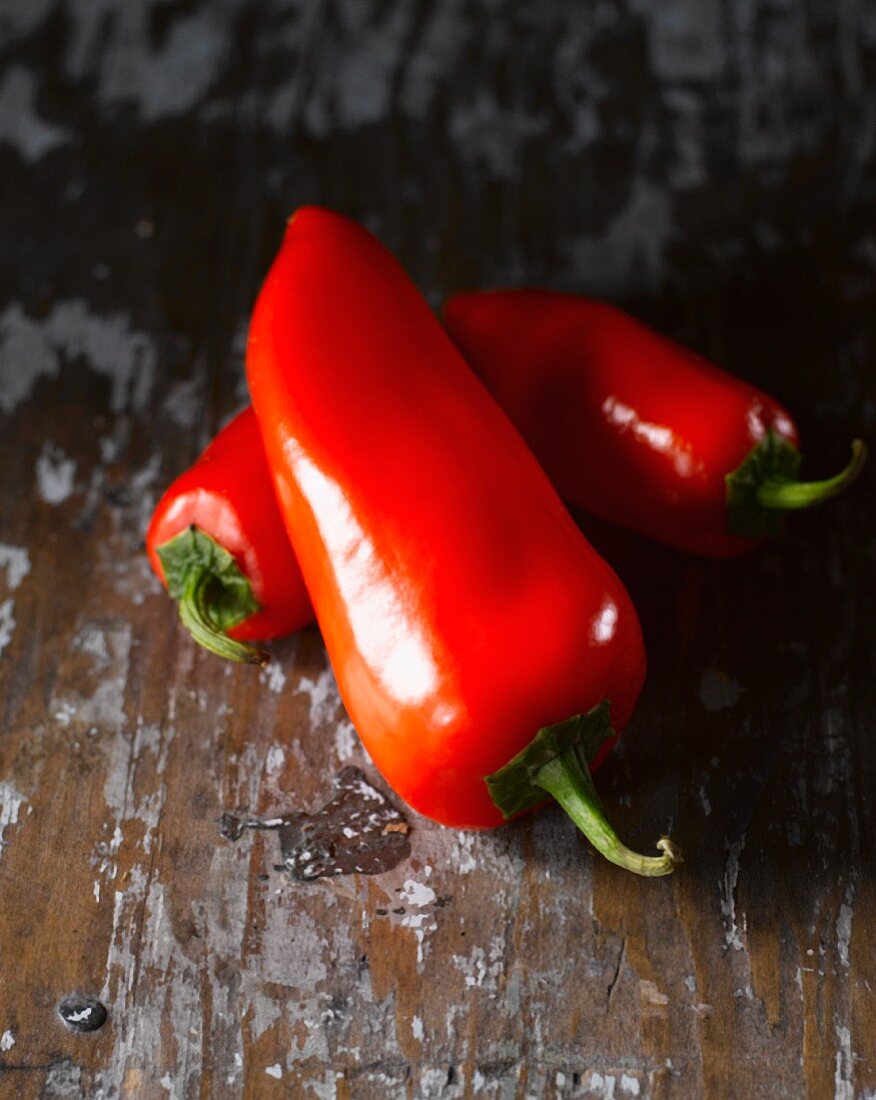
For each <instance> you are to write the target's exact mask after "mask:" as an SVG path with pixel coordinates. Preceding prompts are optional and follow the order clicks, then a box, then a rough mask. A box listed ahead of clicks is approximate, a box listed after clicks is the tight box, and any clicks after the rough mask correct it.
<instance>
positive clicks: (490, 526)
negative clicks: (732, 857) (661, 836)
mask: <svg viewBox="0 0 876 1100" xmlns="http://www.w3.org/2000/svg"><path fill="white" fill-rule="evenodd" d="M247 375H248V379H249V385H250V391H251V393H252V399H253V405H254V407H255V410H256V414H257V416H258V419H259V425H260V428H261V432H262V438H263V439H264V442H265V448H266V451H267V455H268V462H269V465H270V467H271V470H272V473H273V476H274V480H275V488H276V490H277V499H278V501H279V503H280V508H281V512H282V513H283V516H284V519H285V522H286V527H287V530H288V533H289V538H290V539H291V541H292V543H293V546H294V548H295V551H296V553H297V555H298V560H299V563H300V565H301V569H302V573H303V575H304V578H305V581H306V582H307V587H308V590H309V591H310V592H311V594H312V597H313V602H314V607H315V610H316V615H317V620H318V622H319V625H320V628H321V630H322V634H323V638H324V640H325V644H326V648H327V650H328V653H329V656H330V658H331V661H332V665H333V667H334V671H335V675H336V677H337V681H338V686H339V689H340V693H341V696H342V698H343V700H344V703H345V704H346V707H347V711H348V713H349V715H350V718H351V719H352V721H353V723H354V725H355V727H356V729H357V730H358V732H359V734H360V736H361V737H362V740H363V742H364V743H365V745H366V747H367V749H368V751H369V752H370V754H371V756H372V758H373V759H374V762H375V764H376V765H377V766H378V768H379V769H380V770H381V772H382V773H383V775H384V776H385V777H386V779H387V780H388V781H389V783H390V784H391V785H392V786H393V787H394V788H395V790H396V791H397V792H398V793H399V794H400V795H401V796H402V797H403V798H404V799H405V800H406V801H407V802H409V803H410V804H411V805H412V806H413V807H414V808H415V809H417V810H419V811H420V812H421V813H424V814H426V815H427V816H429V817H432V818H434V819H435V820H437V821H439V822H442V823H443V824H446V825H453V826H460V827H474V828H478V827H490V826H495V825H499V824H501V823H502V821H503V820H504V819H505V818H506V817H509V816H512V815H513V814H515V813H517V812H519V811H521V810H523V809H526V808H529V807H532V806H534V805H537V804H539V803H540V802H542V801H543V800H544V798H545V792H546V791H549V792H550V793H552V794H554V795H555V797H557V798H558V800H560V801H561V802H562V804H563V805H564V807H565V808H566V809H567V810H568V811H569V813H570V814H571V816H572V817H573V818H574V819H575V821H576V823H577V824H578V825H579V826H580V827H581V828H582V829H583V831H584V832H585V833H586V834H587V835H588V837H590V839H591V840H592V841H593V843H594V844H595V845H596V846H597V847H598V848H599V850H600V851H602V852H603V853H604V854H605V855H607V856H608V858H610V859H612V860H614V861H615V862H617V863H619V864H621V865H623V866H626V867H628V868H630V869H632V870H635V871H637V872H639V873H641V874H650V875H658V874H666V873H668V872H669V871H671V870H672V868H673V866H674V860H675V859H676V858H677V853H675V852H674V850H673V848H672V845H671V842H670V841H668V840H664V841H662V842H661V847H663V849H664V854H663V855H661V856H659V857H651V858H646V857H643V856H639V855H637V854H636V853H634V852H630V851H629V850H628V849H626V848H624V847H623V845H622V844H621V843H620V841H619V840H618V839H617V837H616V835H615V834H614V832H613V830H612V829H611V827H610V825H609V824H608V822H607V821H606V819H605V815H604V811H603V809H602V807H601V805H600V803H599V800H598V798H597V796H596V792H595V790H594V789H593V786H592V781H591V780H590V774H589V771H588V763H590V765H591V766H593V767H595V766H596V765H597V764H598V763H599V761H600V760H601V759H602V758H603V757H604V756H605V754H606V753H607V752H608V750H609V748H610V745H611V743H612V741H613V739H614V737H615V736H616V735H617V733H619V732H620V730H621V729H622V728H623V726H624V724H625V723H626V721H627V719H628V718H629V716H630V714H631V712H632V710H633V707H634V705H635V702H636V698H637V696H638V694H639V690H640V688H641V685H642V680H643V678H644V673H645V653H644V648H643V644H642V635H641V630H640V627H639V622H638V619H637V617H636V613H635V610H634V608H633V606H632V603H631V602H630V599H629V596H628V595H627V593H626V591H625V590H624V588H623V586H622V584H621V583H620V581H619V580H618V578H617V577H616V576H615V574H614V573H613V572H612V570H611V569H610V568H609V566H608V565H607V564H606V563H605V562H604V561H603V560H602V559H601V558H600V557H599V556H598V555H597V554H596V552H595V551H594V550H593V549H592V547H591V546H590V545H589V544H588V543H587V542H586V540H585V539H584V537H583V536H582V535H581V533H580V532H579V530H578V529H577V527H576V526H575V524H574V523H573V521H572V519H571V517H570V516H569V514H568V513H567V512H566V510H565V508H564V506H563V504H562V503H561V501H560V499H559V497H558V496H557V494H556V492H555V491H554V489H553V487H552V486H551V484H550V482H549V481H548V480H547V478H546V476H545V474H544V473H543V471H542V470H541V468H540V466H539V465H538V463H537V462H536V461H535V459H534V458H533V456H532V454H531V452H530V451H529V449H528V448H527V447H526V445H525V444H524V443H523V441H522V439H521V438H520V436H519V435H518V434H517V432H516V431H515V430H514V428H513V427H512V425H511V423H510V422H509V421H508V420H507V418H506V417H505V415H504V414H503V413H502V411H501V410H500V409H499V407H498V406H497V405H496V404H495V402H494V401H493V400H492V399H491V398H490V396H489V395H488V394H487V392H486V390H485V389H484V388H483V386H482V385H481V383H480V382H479V381H478V380H477V379H476V378H475V376H474V375H473V374H472V372H471V371H470V370H469V369H468V367H467V365H466V364H465V362H464V361H463V359H462V357H461V356H460V355H459V353H458V351H457V350H456V349H455V347H454V346H453V344H452V343H451V341H450V340H449V338H448V337H447V335H446V333H445V332H444V331H443V330H442V328H441V326H440V325H439V324H438V322H437V321H436V320H435V318H434V316H433V315H432V313H431V312H430V310H429V308H428V306H427V305H426V302H425V301H424V300H423V298H422V297H421V296H420V294H419V293H418V292H417V290H416V288H415V287H414V286H413V284H412V283H411V282H410V280H409V279H408V278H407V276H406V275H405V273H404V272H403V271H402V269H401V268H400V267H399V265H398V264H397V263H396V261H395V260H394V259H393V258H392V256H390V254H389V253H388V252H387V251H386V250H385V249H383V248H382V246H381V245H380V244H379V243H378V242H377V241H376V240H375V239H374V238H373V237H372V236H371V235H370V234H368V233H367V232H366V231H365V230H364V229H361V228H360V227H358V226H356V225H355V224H354V223H352V222H350V221H348V220H347V219H345V218H342V217H340V216H338V215H335V214H331V213H329V212H327V211H323V210H319V209H315V208H306V209H304V210H301V211H299V212H298V214H297V215H296V216H295V217H294V218H293V219H292V220H291V221H290V223H289V226H288V228H287V231H286V236H285V240H284V242H283V246H282V248H281V250H280V253H279V255H278V256H277V258H276V260H275V261H274V264H273V266H272V268H271V271H270V273H269V275H268V278H267V280H266V282H265V285H264V287H263V289H262V291H261V294H260V295H259V299H258V302H257V304H256V308H255V313H254V315H253V319H252V324H251V327H250V335H249V345H248V349H247ZM609 710H610V716H609ZM518 754H520V755H519V756H518ZM488 781H489V785H488Z"/></svg>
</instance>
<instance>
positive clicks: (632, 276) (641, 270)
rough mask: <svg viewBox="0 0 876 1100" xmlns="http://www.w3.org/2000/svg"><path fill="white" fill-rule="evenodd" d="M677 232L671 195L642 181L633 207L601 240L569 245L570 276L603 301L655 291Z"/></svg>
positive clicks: (580, 240) (636, 188)
mask: <svg viewBox="0 0 876 1100" xmlns="http://www.w3.org/2000/svg"><path fill="white" fill-rule="evenodd" d="M674 231H675V230H674V222H673V213H672V203H671V200H670V196H669V194H668V192H666V191H664V190H662V189H659V188H657V187H654V186H653V185H652V184H650V183H648V182H647V181H646V180H644V179H637V180H636V181H635V183H634V184H633V189H632V192H631V194H630V199H629V202H628V204H627V205H626V207H625V208H624V209H623V210H622V211H621V212H620V213H619V214H618V215H617V217H616V218H615V219H614V221H612V222H611V223H610V224H609V226H608V228H607V229H606V230H605V232H604V233H603V234H602V235H601V236H599V237H579V238H578V239H577V240H573V241H572V242H571V243H570V245H569V252H570V258H571V274H572V276H573V277H574V278H575V280H576V283H577V284H578V285H579V287H580V289H581V290H590V289H593V290H598V292H599V294H600V296H601V297H606V296H608V295H612V294H619V293H621V292H624V293H631V292H632V291H634V290H642V291H644V290H650V289H652V288H653V287H656V286H657V284H658V283H659V282H660V279H661V277H662V274H663V267H664V256H665V251H666V246H667V245H668V244H669V242H670V240H671V239H672V236H673V234H674Z"/></svg>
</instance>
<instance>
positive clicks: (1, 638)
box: [0, 596, 15, 656]
mask: <svg viewBox="0 0 876 1100" xmlns="http://www.w3.org/2000/svg"><path fill="white" fill-rule="evenodd" d="M14 609H15V601H14V600H13V599H12V597H11V596H7V597H6V599H5V600H3V602H2V603H0V656H2V654H3V651H4V650H5V649H6V647H7V646H8V645H9V643H10V642H11V641H12V635H13V634H14V633H15V615H14Z"/></svg>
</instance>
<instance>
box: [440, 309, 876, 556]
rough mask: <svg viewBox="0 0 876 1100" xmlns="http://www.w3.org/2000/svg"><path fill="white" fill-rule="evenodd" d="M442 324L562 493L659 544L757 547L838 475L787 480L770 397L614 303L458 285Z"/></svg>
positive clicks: (790, 451) (787, 463)
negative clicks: (458, 292) (476, 290)
mask: <svg viewBox="0 0 876 1100" xmlns="http://www.w3.org/2000/svg"><path fill="white" fill-rule="evenodd" d="M445 320H446V324H447V327H448V329H449V331H450V333H451V335H452V336H453V339H454V340H455V341H456V343H457V345H458V346H459V348H460V349H461V351H462V353H463V355H465V357H466V359H467V360H468V362H469V364H470V365H471V366H472V367H473V368H474V370H475V371H476V372H477V374H478V375H479V376H480V377H481V379H482V380H483V382H484V383H485V385H486V386H487V388H488V389H489V390H490V392H491V393H492V394H493V396H494V397H495V398H496V400H497V401H498V402H499V404H500V405H501V406H502V408H503V409H504V410H505V411H506V412H507V413H508V415H509V416H510V417H511V419H512V420H513V421H514V423H515V425H516V426H517V428H518V429H519V430H520V432H521V434H522V435H523V437H524V438H525V439H526V440H527V442H528V443H529V445H530V446H531V447H532V449H533V451H534V452H535V454H536V455H537V456H538V458H539V460H540V461H541V463H542V465H543V466H544V468H545V470H546V471H547V473H548V475H549V476H550V478H551V480H552V481H553V483H554V485H555V486H556V487H557V489H558V491H559V493H560V495H561V496H562V497H563V498H564V499H565V500H567V501H568V502H570V503H572V504H575V505H577V506H579V507H581V508H583V509H584V510H586V511H589V512H593V513H595V514H596V515H599V516H602V517H604V518H605V519H608V520H612V521H613V522H615V523H619V524H621V525H623V526H625V527H631V528H633V529H634V530H636V531H640V532H642V533H643V534H645V535H649V536H651V538H654V539H658V540H659V541H660V542H666V543H669V544H670V545H671V546H677V547H680V548H682V549H684V550H690V551H693V552H694V553H698V554H706V555H709V556H714V557H724V556H730V555H733V554H739V553H742V552H743V551H746V550H749V549H751V548H753V547H754V546H756V545H757V544H758V543H760V542H761V541H762V540H763V539H764V537H765V536H767V535H769V534H771V533H772V532H773V531H774V530H775V529H776V526H777V525H778V522H779V520H780V518H781V516H782V514H783V513H784V512H785V511H786V510H788V509H792V508H806V507H809V506H810V505H811V504H815V503H818V502H819V501H822V500H826V499H828V498H829V497H832V496H835V495H836V494H837V493H838V492H840V491H841V490H842V489H844V488H845V487H846V486H848V485H849V484H850V483H851V482H852V481H853V480H854V479H855V477H856V476H857V474H858V473H859V472H860V469H861V467H862V465H863V463H864V460H865V457H866V450H865V447H864V444H863V443H862V442H861V441H860V440H856V441H855V442H854V444H853V445H852V446H853V457H852V461H851V463H850V464H849V466H848V467H847V468H846V469H845V470H843V472H842V473H841V474H838V475H837V476H836V477H833V478H830V479H829V480H827V481H820V482H812V483H809V484H806V483H802V482H798V481H797V480H796V475H797V469H798V466H799V464H800V453H799V451H798V449H797V447H798V432H797V428H796V426H795V424H794V422H793V420H792V419H791V416H790V415H789V413H788V412H787V410H785V409H784V408H783V407H782V406H781V405H780V404H779V403H778V402H777V401H774V400H773V398H771V397H769V396H768V395H767V394H765V393H763V392H761V391H760V390H758V389H756V388H755V387H754V386H751V385H749V384H748V383H747V382H743V381H741V380H740V379H738V378H734V377H732V376H731V375H729V374H727V373H726V372H725V371H723V370H721V369H720V368H718V367H716V366H713V365H712V364H711V363H708V362H706V360H705V359H702V358H701V357H700V356H698V355H696V354H694V352H692V351H688V350H687V349H686V348H683V347H681V346H680V345H678V344H675V343H673V342H672V341H671V340H668V339H666V338H664V337H663V336H659V335H658V334H657V333H656V332H653V331H652V330H651V329H649V328H646V327H645V326H644V325H642V324H640V323H639V322H638V321H636V320H634V319H633V318H632V317H630V316H629V315H628V314H626V313H623V312H622V311H621V310H619V309H615V308H614V307H612V306H609V305H605V304H603V303H601V302H595V301H591V300H589V299H587V298H581V297H577V296H575V295H570V294H558V293H553V292H550V291H540V290H511V291H494V292H488V293H469V294H461V295H458V296H457V297H455V298H453V299H451V300H450V301H449V302H448V303H447V305H446V307H445Z"/></svg>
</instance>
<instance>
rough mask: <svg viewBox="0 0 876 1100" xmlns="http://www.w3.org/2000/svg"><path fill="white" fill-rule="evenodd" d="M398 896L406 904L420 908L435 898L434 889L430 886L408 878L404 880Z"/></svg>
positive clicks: (429, 903)
mask: <svg viewBox="0 0 876 1100" xmlns="http://www.w3.org/2000/svg"><path fill="white" fill-rule="evenodd" d="M400 897H401V900H402V901H403V902H405V904H406V905H413V906H416V908H417V909H422V908H423V906H425V905H431V903H432V902H433V901H434V900H435V891H434V890H433V889H432V888H431V886H426V885H425V883H422V882H415V881H414V880H413V879H411V878H409V879H407V880H406V881H405V885H404V889H403V890H402V892H401V895H400Z"/></svg>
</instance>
